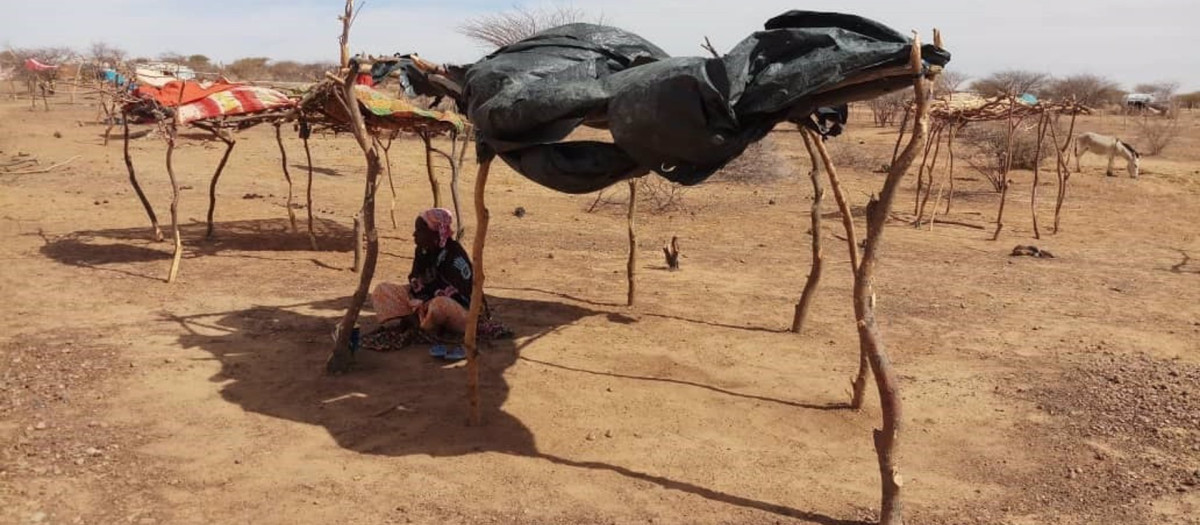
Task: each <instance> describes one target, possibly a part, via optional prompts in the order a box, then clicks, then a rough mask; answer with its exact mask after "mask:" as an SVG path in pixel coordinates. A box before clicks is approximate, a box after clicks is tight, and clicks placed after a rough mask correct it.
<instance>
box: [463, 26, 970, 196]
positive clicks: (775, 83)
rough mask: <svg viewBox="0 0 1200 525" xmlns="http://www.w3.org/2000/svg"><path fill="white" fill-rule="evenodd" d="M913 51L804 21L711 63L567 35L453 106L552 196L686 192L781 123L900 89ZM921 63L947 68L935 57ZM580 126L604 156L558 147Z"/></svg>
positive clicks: (485, 71) (472, 73) (934, 53)
mask: <svg viewBox="0 0 1200 525" xmlns="http://www.w3.org/2000/svg"><path fill="white" fill-rule="evenodd" d="M910 44H911V42H910V40H909V38H908V37H906V36H904V35H902V34H900V33H898V32H896V31H895V30H892V29H891V28H888V27H886V26H883V25H881V24H879V23H877V22H874V21H871V20H867V19H865V18H861V17H857V16H852V15H846V14H840V13H817V12H809V11H790V12H787V13H784V14H783V15H780V16H777V17H775V18H773V19H771V20H770V21H768V22H767V23H766V30H765V31H758V32H755V33H754V34H752V35H751V36H749V37H748V38H746V39H745V40H743V41H742V42H741V43H739V44H738V45H737V46H735V47H734V48H733V49H732V50H731V51H730V52H729V54H727V55H725V56H723V57H721V58H702V57H670V56H668V55H667V54H666V53H665V52H664V51H663V50H661V49H659V48H658V47H657V46H655V45H654V44H652V43H650V42H648V41H647V40H645V39H643V38H641V37H639V36H638V35H635V34H632V33H629V32H626V31H623V30H621V29H617V28H613V27H606V26H599V25H593V24H569V25H565V26H560V27H556V28H552V29H549V30H546V31H543V32H541V33H539V34H537V35H534V36H533V37H530V38H528V39H526V40H523V41H520V42H517V43H515V44H512V45H509V46H505V47H503V48H500V49H499V50H497V51H496V52H495V53H493V54H491V55H489V56H488V57H486V58H484V59H483V60H481V61H479V62H477V63H475V64H473V65H472V66H471V67H470V68H469V69H468V70H467V73H466V84H465V89H464V93H463V96H464V99H465V100H464V101H465V102H466V106H467V115H468V117H469V119H470V121H471V122H472V123H473V124H474V125H475V126H476V131H477V133H478V137H479V140H480V146H481V147H484V148H486V149H485V150H484V151H488V150H490V151H494V152H495V153H498V154H499V155H500V157H501V158H503V159H504V161H505V162H506V163H508V165H509V166H511V167H512V168H513V169H515V170H516V171H517V172H519V173H521V174H522V175H524V176H525V177H527V178H529V179H531V180H533V181H535V182H537V183H539V184H542V185H545V186H547V187H549V188H551V189H554V190H556V191H560V192H565V193H589V192H593V191H596V190H599V189H602V188H604V187H607V186H609V185H611V184H614V183H616V182H619V181H623V180H626V179H629V178H632V177H638V176H641V175H644V174H646V173H648V172H650V171H654V172H656V173H658V174H659V175H661V176H663V177H665V178H667V179H669V180H671V181H673V182H677V183H680V184H685V185H693V184H698V183H700V182H703V181H704V180H705V179H707V178H708V177H709V176H710V175H711V174H713V173H714V172H716V171H717V170H719V169H720V168H721V167H722V166H724V165H725V164H726V163H728V162H729V161H730V160H732V159H734V158H736V157H737V156H739V155H741V153H742V152H743V151H744V150H745V149H746V147H747V146H748V145H749V144H751V143H753V142H755V141H758V140H759V139H762V138H763V137H764V136H766V134H767V133H768V132H770V130H771V129H772V128H773V127H774V126H775V125H776V124H778V123H779V122H782V121H784V120H790V121H793V122H800V121H802V120H810V119H809V117H810V115H812V114H814V112H816V111H817V109H818V108H823V107H829V108H836V107H837V106H839V105H842V104H846V103H848V102H853V101H857V100H866V99H870V98H874V97H877V96H879V95H882V94H885V93H887V92H889V91H895V90H898V89H902V88H905V87H909V86H911V85H912V71H911V69H909V68H908V66H907V64H908V63H909V56H910V52H911V48H910ZM922 57H923V59H924V61H925V62H926V63H927V64H928V65H931V66H943V65H945V64H946V63H947V62H949V60H950V55H949V53H947V52H946V51H944V50H941V49H939V48H937V47H935V46H924V47H923V48H922ZM839 116H841V115H839V114H838V110H837V109H832V110H831V111H830V112H827V114H826V115H824V116H823V121H824V122H826V123H827V124H828V123H830V122H836V120H837V119H838V117H839ZM583 125H586V126H592V127H597V128H606V129H609V130H610V131H611V133H612V136H613V143H603V142H595V141H570V142H563V141H564V140H565V139H566V138H567V136H568V135H569V134H570V133H571V132H572V131H573V130H574V129H575V128H576V127H578V126H583Z"/></svg>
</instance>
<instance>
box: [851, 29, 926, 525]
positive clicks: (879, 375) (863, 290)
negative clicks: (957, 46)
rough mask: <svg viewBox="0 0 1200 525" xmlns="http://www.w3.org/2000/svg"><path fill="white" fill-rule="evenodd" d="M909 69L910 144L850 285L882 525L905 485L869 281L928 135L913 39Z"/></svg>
mask: <svg viewBox="0 0 1200 525" xmlns="http://www.w3.org/2000/svg"><path fill="white" fill-rule="evenodd" d="M938 40H940V39H939V38H937V36H936V31H935V41H938ZM912 66H913V73H914V75H915V77H916V78H915V80H914V82H913V88H914V91H915V92H916V99H917V108H916V113H915V117H914V123H913V134H912V138H911V140H910V141H909V143H908V146H907V147H906V148H905V149H904V153H902V154H901V155H900V157H899V158H898V159H897V161H896V163H895V164H893V165H892V166H891V167H890V169H889V170H888V174H887V179H886V180H885V181H884V184H883V190H882V191H881V192H880V193H879V201H878V202H877V203H875V206H874V207H873V209H872V211H871V212H869V213H867V236H866V240H865V247H864V249H863V257H862V263H861V264H860V265H859V267H858V272H857V273H856V274H855V279H854V304H855V310H857V311H861V312H862V318H861V319H860V320H859V321H858V336H859V339H860V340H861V341H862V347H863V349H864V350H865V351H866V354H867V357H868V359H869V360H870V362H871V369H872V370H873V371H874V372H875V384H876V387H877V388H878V390H879V404H880V407H881V409H882V413H883V428H882V429H880V430H876V431H875V432H874V441H875V454H876V455H877V456H878V458H879V473H880V477H881V489H882V504H881V508H880V520H879V521H880V523H881V524H882V525H902V524H903V523H904V516H903V512H902V510H903V509H902V505H901V500H900V492H901V487H902V486H903V484H904V483H903V478H902V476H901V475H900V465H899V450H898V449H899V448H900V443H899V442H900V428H901V423H902V422H903V419H904V418H903V410H902V405H901V400H900V385H899V378H898V377H897V376H896V372H895V371H894V370H892V365H891V361H890V359H889V358H888V355H887V351H886V349H885V348H884V345H883V339H882V337H881V335H880V333H879V326H878V324H877V322H876V319H875V301H874V293H875V292H874V280H875V266H876V264H877V261H878V258H879V248H880V245H881V239H882V237H883V230H884V224H886V223H887V218H888V215H889V214H890V213H891V209H892V202H893V200H894V199H895V196H896V190H897V188H898V187H899V185H900V181H901V179H903V178H904V175H905V173H906V172H907V171H908V168H909V167H910V166H911V165H912V162H913V160H914V159H915V158H916V156H917V152H918V151H919V150H920V148H921V146H922V144H921V143H922V142H924V141H925V136H926V133H927V132H928V129H927V128H928V122H927V118H928V112H929V99H928V93H927V89H928V88H927V86H926V82H925V78H924V77H923V72H922V68H921V46H920V37H919V36H917V35H914V36H913V42H912ZM935 75H936V73H935Z"/></svg>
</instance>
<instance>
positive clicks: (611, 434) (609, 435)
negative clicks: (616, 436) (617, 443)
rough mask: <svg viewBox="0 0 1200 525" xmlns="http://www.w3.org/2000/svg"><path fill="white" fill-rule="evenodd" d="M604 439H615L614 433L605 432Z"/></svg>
mask: <svg viewBox="0 0 1200 525" xmlns="http://www.w3.org/2000/svg"><path fill="white" fill-rule="evenodd" d="M604 437H606V438H611V437H613V432H612V431H611V430H605V431H604Z"/></svg>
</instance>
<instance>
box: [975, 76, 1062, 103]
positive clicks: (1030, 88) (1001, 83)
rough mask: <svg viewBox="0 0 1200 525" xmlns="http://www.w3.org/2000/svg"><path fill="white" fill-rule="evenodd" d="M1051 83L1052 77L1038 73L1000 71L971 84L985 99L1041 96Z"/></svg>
mask: <svg viewBox="0 0 1200 525" xmlns="http://www.w3.org/2000/svg"><path fill="white" fill-rule="evenodd" d="M1049 83H1050V75H1047V74H1045V73H1038V72H1036V71H1024V70H1019V69H1010V70H1007V71H998V72H996V73H992V74H991V75H988V76H986V77H984V78H981V79H979V80H976V81H975V82H974V83H973V84H971V90H972V91H974V92H976V93H979V94H980V95H983V96H985V97H1001V96H1008V95H1020V94H1023V93H1030V94H1033V95H1039V96H1040V95H1041V94H1042V92H1043V91H1044V90H1045V88H1046V87H1047V85H1049Z"/></svg>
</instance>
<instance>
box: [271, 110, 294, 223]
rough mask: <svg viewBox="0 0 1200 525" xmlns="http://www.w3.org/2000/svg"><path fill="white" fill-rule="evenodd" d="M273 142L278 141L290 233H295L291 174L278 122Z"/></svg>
mask: <svg viewBox="0 0 1200 525" xmlns="http://www.w3.org/2000/svg"><path fill="white" fill-rule="evenodd" d="M275 142H278V143H279V163H280V164H281V165H282V166H283V178H284V179H285V180H287V185H288V196H287V214H288V222H289V223H291V225H292V233H296V232H297V231H299V228H296V212H295V211H294V210H292V174H291V172H289V171H288V158H287V150H286V149H284V148H283V131H282V129H281V124H280V123H279V122H276V123H275Z"/></svg>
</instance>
